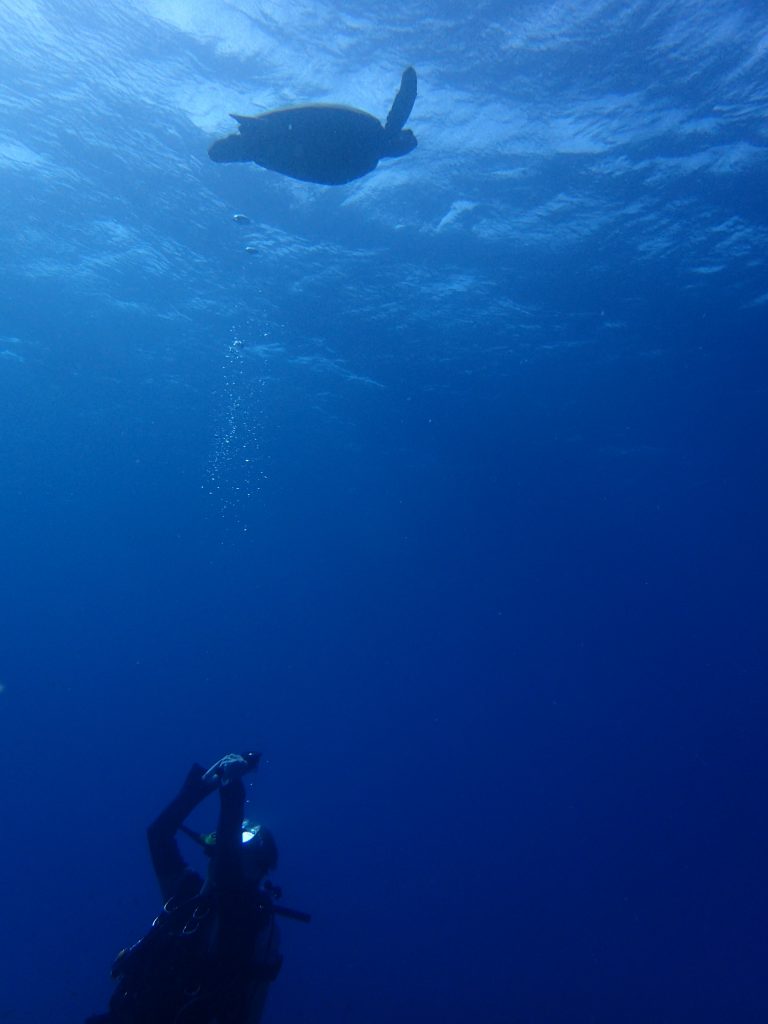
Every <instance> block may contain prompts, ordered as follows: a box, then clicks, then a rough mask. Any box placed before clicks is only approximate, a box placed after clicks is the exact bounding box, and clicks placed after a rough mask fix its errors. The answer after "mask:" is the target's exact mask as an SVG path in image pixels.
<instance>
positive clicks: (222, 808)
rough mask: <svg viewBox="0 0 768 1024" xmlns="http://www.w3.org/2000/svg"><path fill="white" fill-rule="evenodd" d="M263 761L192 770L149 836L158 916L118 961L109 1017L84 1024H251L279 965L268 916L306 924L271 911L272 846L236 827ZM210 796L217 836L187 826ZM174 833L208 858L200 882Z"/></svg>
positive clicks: (242, 758)
mask: <svg viewBox="0 0 768 1024" xmlns="http://www.w3.org/2000/svg"><path fill="white" fill-rule="evenodd" d="M260 756H261V755H260V754H243V755H240V754H227V755H226V757H222V758H221V760H219V761H217V762H216V764H214V765H213V766H212V767H211V768H209V769H208V771H206V770H205V769H204V768H203V767H202V765H199V764H194V765H192V768H191V769H190V770H189V772H188V774H187V777H186V780H185V781H184V785H183V786H182V787H181V790H180V791H179V793H178V795H177V796H176V797H175V798H174V799H173V800H172V801H171V802H170V804H168V806H167V807H166V808H165V810H164V811H163V812H162V813H161V814H160V815H159V817H158V818H157V819H156V820H155V821H153V822H152V824H151V825H150V826H149V828H148V830H147V839H148V841H149V852H150V857H151V859H152V866H153V868H154V870H155V875H156V877H157V880H158V882H159V884H160V891H161V893H162V897H163V900H164V905H163V909H162V911H161V912H160V914H159V915H158V917H157V918H155V920H154V922H153V924H152V927H151V929H150V930H149V932H148V933H147V934H146V935H145V936H144V937H143V938H142V939H140V940H139V941H138V942H137V943H135V945H133V946H131V947H130V948H129V949H124V950H122V951H121V952H120V953H119V955H118V957H117V959H116V960H115V962H114V964H113V966H112V977H113V978H114V979H115V980H116V981H117V986H116V988H115V991H114V993H113V994H112V998H111V999H110V1002H109V1010H108V1012H107V1013H105V1014H97V1015H96V1016H95V1017H89V1018H88V1020H87V1021H86V1024H258V1021H259V1020H260V1018H261V1013H262V1010H263V1008H264V1002H265V1000H266V997H267V991H268V989H269V985H270V983H271V982H272V981H274V980H275V978H276V977H277V974H278V972H279V970H280V966H281V964H282V955H281V953H280V948H279V947H280V941H279V934H278V928H277V925H276V923H275V915H277V914H280V915H283V916H285V917H291V918H293V919H295V920H300V921H308V920H309V915H307V914H303V913H302V912H301V911H296V910H289V909H288V908H287V907H278V906H277V905H276V904H275V902H274V901H275V900H276V899H277V898H279V896H280V890H279V889H278V888H277V887H276V886H273V885H271V883H269V882H267V881H265V879H266V876H267V874H268V873H269V872H270V871H272V870H273V869H274V868H275V866H276V864H277V847H276V845H275V840H274V839H273V837H272V835H271V833H270V832H268V831H267V829H265V828H264V827H263V826H261V825H256V824H254V823H252V822H250V821H248V820H247V819H244V817H243V815H244V810H245V786H244V785H243V781H242V778H243V776H244V775H245V774H246V773H247V772H249V771H253V770H255V769H256V767H257V766H258V763H259V758H260ZM216 790H218V792H219V800H220V805H219V818H218V824H217V827H216V831H215V832H212V833H210V834H209V835H200V834H198V833H196V832H194V831H192V829H189V828H187V826H186V825H185V824H184V821H185V819H186V818H187V816H188V815H189V814H190V813H191V812H192V811H193V810H194V809H195V808H196V807H197V806H198V804H200V803H201V802H202V801H203V800H204V799H205V798H206V797H207V796H209V795H210V794H211V793H213V792H215V791H216ZM178 831H182V832H184V833H186V835H188V836H190V838H192V839H193V840H195V841H196V842H197V843H198V844H199V845H200V846H202V847H203V849H204V850H205V852H206V853H207V854H208V855H209V856H210V865H209V870H208V877H207V878H206V879H203V878H202V877H201V876H200V875H199V874H197V872H195V871H193V870H192V869H191V868H189V867H188V866H187V864H186V863H185V862H184V859H183V858H182V856H181V853H180V852H179V848H178V846H177V844H176V833H177V832H178Z"/></svg>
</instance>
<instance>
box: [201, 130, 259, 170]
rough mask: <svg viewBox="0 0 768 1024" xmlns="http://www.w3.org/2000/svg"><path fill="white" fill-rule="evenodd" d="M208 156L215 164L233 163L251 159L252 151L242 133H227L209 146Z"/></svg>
mask: <svg viewBox="0 0 768 1024" xmlns="http://www.w3.org/2000/svg"><path fill="white" fill-rule="evenodd" d="M208 156H209V157H210V158H211V160H215V161H216V163H217V164H234V163H242V162H245V161H247V160H253V151H252V147H251V146H250V145H249V144H248V140H247V138H245V137H244V136H243V135H227V136H226V138H223V139H217V140H216V142H214V143H213V144H212V145H211V146H209V148H208Z"/></svg>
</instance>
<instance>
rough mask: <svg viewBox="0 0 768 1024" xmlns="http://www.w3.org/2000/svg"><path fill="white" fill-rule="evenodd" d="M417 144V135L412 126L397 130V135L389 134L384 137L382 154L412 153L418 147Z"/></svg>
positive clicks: (399, 154) (403, 154) (400, 154)
mask: <svg viewBox="0 0 768 1024" xmlns="http://www.w3.org/2000/svg"><path fill="white" fill-rule="evenodd" d="M417 145H418V143H417V142H416V136H415V135H414V134H413V132H412V131H411V129H410V128H406V129H404V130H403V131H401V132H397V133H396V134H395V135H387V136H385V137H384V144H383V146H382V147H381V155H382V156H405V154H406V153H410V152H411V150H412V149H416V146H417Z"/></svg>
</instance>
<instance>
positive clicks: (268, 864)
mask: <svg viewBox="0 0 768 1024" xmlns="http://www.w3.org/2000/svg"><path fill="white" fill-rule="evenodd" d="M242 835H243V871H244V873H245V876H246V878H249V879H251V880H252V881H261V879H262V878H263V877H264V876H265V875H268V874H269V872H270V871H274V870H275V868H276V867H277V843H276V842H275V837H274V836H273V835H272V833H271V832H270V831H269V829H268V828H264V826H263V825H256V824H255V823H254V822H252V821H247V820H246V821H244V822H243V833H242Z"/></svg>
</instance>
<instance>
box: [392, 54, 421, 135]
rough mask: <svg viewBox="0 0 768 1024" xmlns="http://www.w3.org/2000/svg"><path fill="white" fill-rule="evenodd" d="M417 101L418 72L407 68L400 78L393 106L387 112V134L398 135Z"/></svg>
mask: <svg viewBox="0 0 768 1024" xmlns="http://www.w3.org/2000/svg"><path fill="white" fill-rule="evenodd" d="M415 102H416V72H415V71H414V69H413V68H406V69H405V71H404V72H403V77H402V78H401V79H400V89H399V91H398V94H397V96H395V100H394V103H393V104H392V108H391V110H390V111H389V113H388V114H387V123H386V124H385V125H384V133H385V134H386V135H396V134H397V133H398V132H399V131H400V130H401V129H402V128H403V127H404V125H405V122H406V121H407V120H408V118H409V117H410V114H411V111H412V110H413V104H414V103H415Z"/></svg>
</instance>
